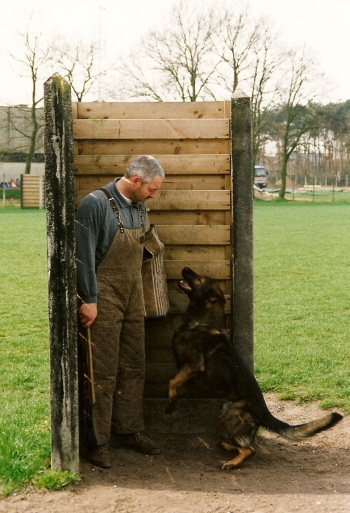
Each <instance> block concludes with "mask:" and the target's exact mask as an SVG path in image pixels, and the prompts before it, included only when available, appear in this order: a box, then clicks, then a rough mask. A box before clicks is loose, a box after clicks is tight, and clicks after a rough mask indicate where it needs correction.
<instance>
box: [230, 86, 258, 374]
mask: <svg viewBox="0 0 350 513" xmlns="http://www.w3.org/2000/svg"><path fill="white" fill-rule="evenodd" d="M231 157H232V158H231V161H232V171H231V172H232V201H233V209H232V210H233V220H232V252H233V254H232V267H233V269H232V273H233V277H232V278H233V297H232V330H231V331H232V333H233V342H234V344H235V346H236V348H237V350H238V352H239V353H240V355H241V356H242V358H243V359H244V361H245V362H246V364H247V365H248V366H249V368H250V369H251V370H252V371H254V326H253V300H254V298H253V292H254V277H253V176H252V152H251V117H250V99H249V97H248V96H247V95H245V94H244V93H243V92H242V91H236V92H235V93H234V94H233V96H232V100H231Z"/></svg>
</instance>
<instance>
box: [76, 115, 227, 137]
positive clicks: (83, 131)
mask: <svg viewBox="0 0 350 513" xmlns="http://www.w3.org/2000/svg"><path fill="white" fill-rule="evenodd" d="M229 135H230V130H229V121H228V119H196V120H188V119H155V120H154V119H131V120H129V119H125V120H124V119H77V120H75V121H73V137H74V139H228V138H229Z"/></svg>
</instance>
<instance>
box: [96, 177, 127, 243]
mask: <svg viewBox="0 0 350 513" xmlns="http://www.w3.org/2000/svg"><path fill="white" fill-rule="evenodd" d="M100 191H102V192H104V193H105V195H106V196H107V200H108V203H109V204H110V206H111V208H112V210H113V214H114V215H115V217H116V219H117V221H118V228H119V230H120V231H121V233H124V225H123V222H122V218H121V215H120V212H119V209H118V205H117V202H116V201H115V199H114V198H113V197H112V196H111V195H110V194H109V192H108V191H107V190H106V189H105V188H104V187H100Z"/></svg>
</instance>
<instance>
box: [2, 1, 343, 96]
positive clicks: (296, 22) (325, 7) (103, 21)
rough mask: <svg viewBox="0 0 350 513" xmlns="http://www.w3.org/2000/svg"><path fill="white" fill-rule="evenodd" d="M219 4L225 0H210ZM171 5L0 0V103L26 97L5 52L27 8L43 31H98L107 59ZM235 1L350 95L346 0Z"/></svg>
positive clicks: (13, 44)
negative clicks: (265, 18)
mask: <svg viewBox="0 0 350 513" xmlns="http://www.w3.org/2000/svg"><path fill="white" fill-rule="evenodd" d="M187 1H188V2H192V1H193V0H187ZM196 2H197V3H200V2H201V0H196ZM220 3H225V0H216V1H215V5H218V4H220ZM172 4H173V0H0V19H1V31H0V73H1V81H0V105H8V104H10V105H13V104H20V103H28V102H29V101H30V82H28V79H27V78H26V77H22V78H21V77H19V76H18V71H17V72H15V70H14V68H15V63H14V61H13V59H11V58H10V57H9V54H8V53H9V51H11V52H12V53H13V54H14V55H16V56H18V57H21V52H22V53H23V50H21V46H19V44H18V42H19V37H18V34H19V33H21V32H22V33H23V32H25V31H26V29H27V27H28V20H29V14H30V12H32V22H31V23H32V25H33V26H34V25H36V24H37V26H38V27H40V30H42V31H44V32H49V31H50V30H51V31H54V32H55V33H63V34H64V35H65V36H68V37H70V38H72V39H74V40H78V39H89V40H91V35H94V37H95V38H96V39H97V38H98V36H99V34H100V35H101V36H102V38H103V40H104V41H105V43H106V48H107V51H106V59H107V61H108V60H109V59H114V58H115V56H116V55H118V54H121V53H122V52H127V50H128V49H129V48H130V47H131V46H132V45H133V43H135V42H137V40H138V38H139V37H140V36H141V35H143V34H144V33H146V32H147V31H148V30H149V29H150V28H154V27H155V26H157V24H159V26H161V25H162V21H163V20H164V18H165V17H166V15H167V13H169V11H170V8H171V6H172ZM204 4H212V0H204ZM233 4H234V1H233V0H230V5H231V6H232V5H233ZM240 4H243V5H245V4H248V5H249V6H250V9H251V11H252V13H253V14H255V13H256V14H261V13H265V14H267V15H269V17H270V18H272V19H274V20H275V24H276V28H280V29H281V33H282V34H283V36H284V37H285V39H286V41H287V43H288V44H290V45H293V44H294V43H298V44H300V45H302V44H303V43H306V44H307V46H308V47H309V48H310V49H311V50H312V51H313V52H314V54H315V55H316V57H317V59H318V61H319V63H320V65H321V69H322V70H323V71H325V72H327V74H328V75H329V76H330V77H331V81H332V84H333V86H334V93H333V97H332V98H331V101H335V102H336V101H345V100H348V99H350V62H349V61H350V59H349V55H350V30H349V23H350V0H240Z"/></svg>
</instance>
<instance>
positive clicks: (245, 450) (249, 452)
mask: <svg viewBox="0 0 350 513" xmlns="http://www.w3.org/2000/svg"><path fill="white" fill-rule="evenodd" d="M220 446H221V447H222V448H223V449H225V450H226V451H238V455H237V456H236V457H235V458H233V459H232V460H230V461H225V462H224V463H223V464H222V465H221V468H222V469H223V470H232V469H234V468H237V467H238V466H239V465H241V464H242V463H244V462H245V461H246V460H248V459H249V458H251V457H252V456H254V454H255V449H254V448H253V447H251V446H250V447H237V446H234V445H231V444H228V443H226V442H222V443H221V444H220Z"/></svg>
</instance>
